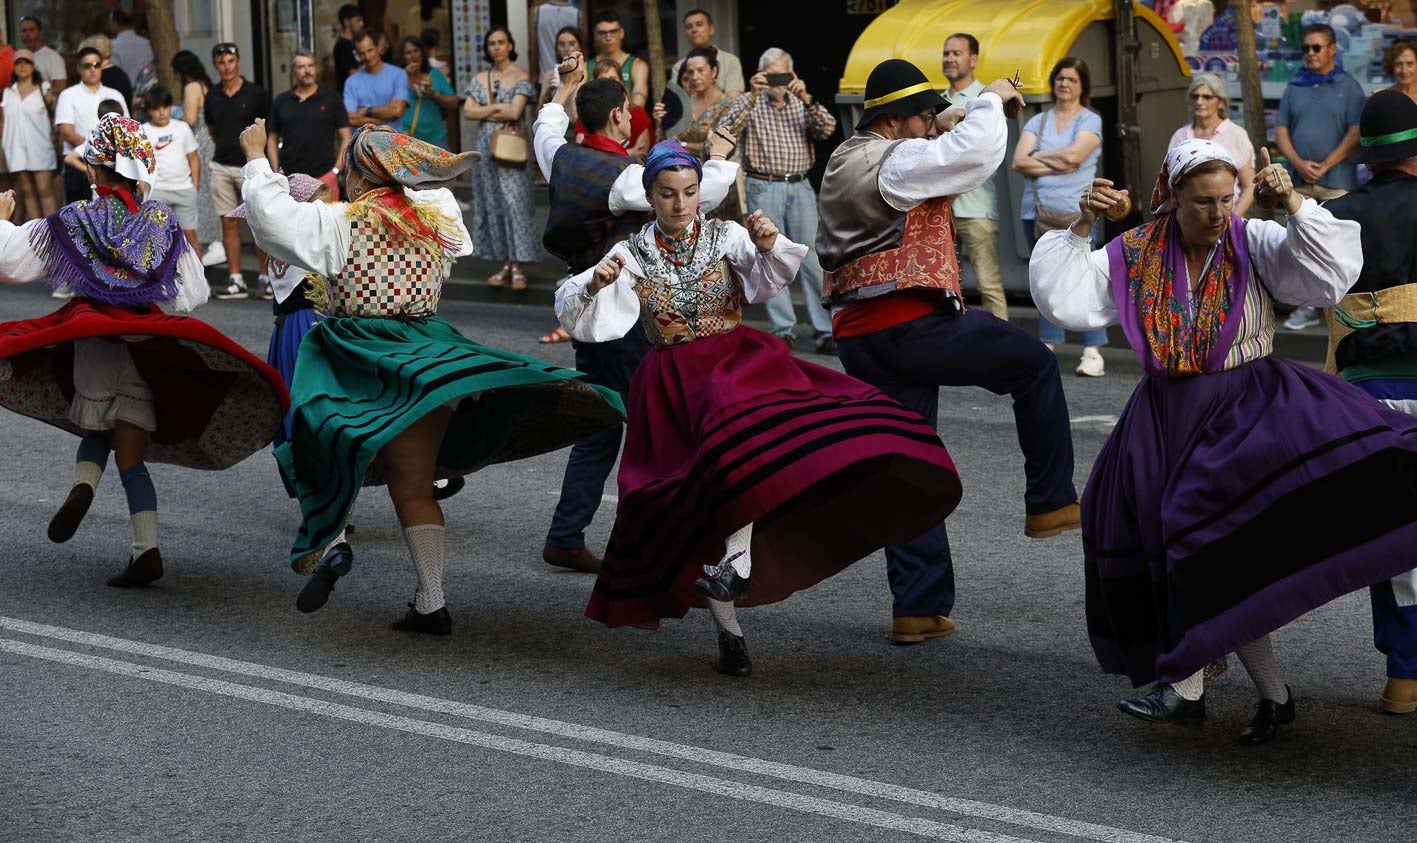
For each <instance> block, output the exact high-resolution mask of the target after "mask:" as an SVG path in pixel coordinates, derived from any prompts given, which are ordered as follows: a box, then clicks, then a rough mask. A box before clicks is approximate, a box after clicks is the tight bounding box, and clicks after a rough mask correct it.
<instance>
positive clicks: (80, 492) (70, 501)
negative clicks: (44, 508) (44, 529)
mask: <svg viewBox="0 0 1417 843" xmlns="http://www.w3.org/2000/svg"><path fill="white" fill-rule="evenodd" d="M92 503H93V487H92V486H90V485H89V484H87V483H76V484H75V485H74V488H72V489H70V490H69V497H67V498H65V499H64V505H63V506H61V507H59V511H58V512H56V513H54V517H53V518H52V519H50V521H49V540H50V541H52V542H54V543H55V544H63V543H64V542H66V541H68V540H69V539H72V538H73V537H74V533H76V532H78V530H79V525H80V524H82V523H83V521H84V516H85V515H87V514H88V511H89V506H90V505H91V504H92Z"/></svg>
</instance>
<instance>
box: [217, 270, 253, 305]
mask: <svg viewBox="0 0 1417 843" xmlns="http://www.w3.org/2000/svg"><path fill="white" fill-rule="evenodd" d="M212 298H217V299H244V298H246V281H245V279H243V278H242V277H241V276H240V275H230V276H227V279H226V283H225V284H218V285H216V286H214V287H212Z"/></svg>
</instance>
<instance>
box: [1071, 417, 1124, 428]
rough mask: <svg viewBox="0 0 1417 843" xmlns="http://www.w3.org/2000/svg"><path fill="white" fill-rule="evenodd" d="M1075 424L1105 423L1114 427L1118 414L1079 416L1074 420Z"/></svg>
mask: <svg viewBox="0 0 1417 843" xmlns="http://www.w3.org/2000/svg"><path fill="white" fill-rule="evenodd" d="M1072 423H1073V424H1105V425H1107V426H1108V427H1114V426H1116V424H1117V417H1116V416H1078V417H1077V418H1075V419H1073V420H1072Z"/></svg>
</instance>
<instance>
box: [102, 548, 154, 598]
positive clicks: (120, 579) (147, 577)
mask: <svg viewBox="0 0 1417 843" xmlns="http://www.w3.org/2000/svg"><path fill="white" fill-rule="evenodd" d="M161 578H162V554H160V553H158V552H157V548H155V547H154V548H152V549H151V550H148V551H145V552H144V553H143V555H142V556H139V557H138V558H137V559H130V560H128V567H126V568H124V569H123V570H121V571H119V572H118V573H116V574H114V575H113V576H111V577H109V578H108V584H109V585H110V586H112V587H113V588H141V587H142V586H145V585H147V584H148V583H150V582H154V581H156V580H159V579H161Z"/></svg>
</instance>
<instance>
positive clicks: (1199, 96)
mask: <svg viewBox="0 0 1417 843" xmlns="http://www.w3.org/2000/svg"><path fill="white" fill-rule="evenodd" d="M1191 99H1193V100H1218V99H1220V97H1217V96H1216V95H1215V94H1191Z"/></svg>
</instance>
